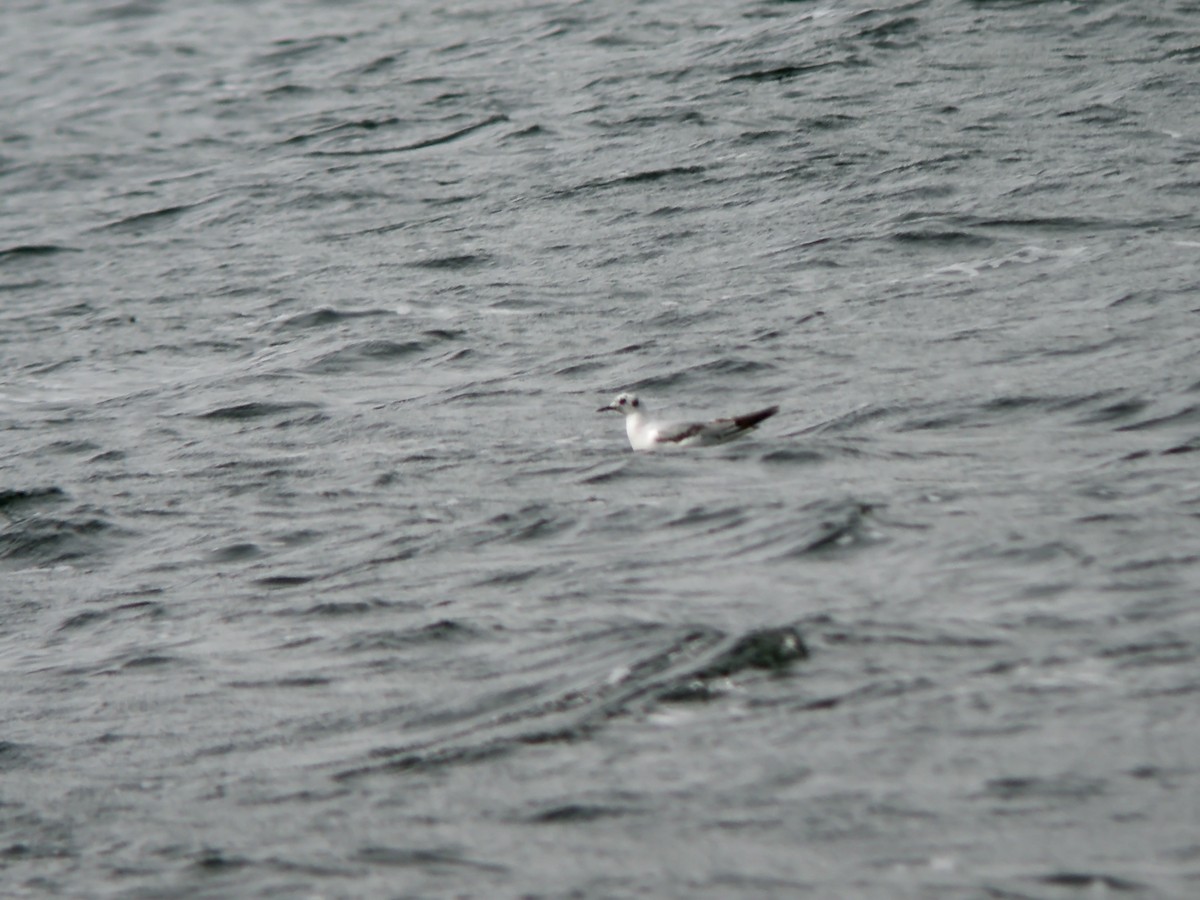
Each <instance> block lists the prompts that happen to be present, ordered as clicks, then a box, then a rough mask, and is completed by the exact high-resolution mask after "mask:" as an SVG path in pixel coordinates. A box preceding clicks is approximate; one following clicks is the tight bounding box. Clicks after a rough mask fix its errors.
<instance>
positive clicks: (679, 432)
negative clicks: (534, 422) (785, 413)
mask: <svg viewBox="0 0 1200 900" xmlns="http://www.w3.org/2000/svg"><path fill="white" fill-rule="evenodd" d="M609 411H612V412H619V413H624V415H625V433H626V434H627V435H629V446H631V447H632V448H633V449H634V450H655V449H658V448H661V447H707V446H710V445H712V444H723V443H725V442H726V441H731V440H733V439H734V438H735V437H740V436H741V435H743V434H745V433H746V432H747V431H749V430H750V429H752V428H754V427H755V426H756V425H757V424H758V423H759V422H761V421H762V420H763V419H769V418H770V417H771V416H773V415H775V413H777V412H779V407H778V406H768V407H767V408H766V409H760V410H759V411H758V412H752V413H746V414H745V415H742V416H730V417H729V418H727V419H713V420H712V421H711V422H676V423H667V422H652V421H651V420H650V419H649V418H647V411H646V404H644V403H643V402H642V401H641V400H640V399H639V398H638V395H637V394H618V395H617V396H616V398H615V399H614V400H613V402H612V403H610V404H608V406H602V407H600V408H599V409H598V410H596V412H609Z"/></svg>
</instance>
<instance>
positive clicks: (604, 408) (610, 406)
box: [596, 403, 619, 412]
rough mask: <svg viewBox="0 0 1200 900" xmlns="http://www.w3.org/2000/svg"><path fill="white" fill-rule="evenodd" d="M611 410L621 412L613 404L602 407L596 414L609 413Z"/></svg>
mask: <svg viewBox="0 0 1200 900" xmlns="http://www.w3.org/2000/svg"><path fill="white" fill-rule="evenodd" d="M610 410H611V411H613V412H619V410H618V409H617V408H616V407H615V406H613V405H612V404H611V403H610V404H608V406H602V407H600V408H599V409H598V410H596V412H609V411H610Z"/></svg>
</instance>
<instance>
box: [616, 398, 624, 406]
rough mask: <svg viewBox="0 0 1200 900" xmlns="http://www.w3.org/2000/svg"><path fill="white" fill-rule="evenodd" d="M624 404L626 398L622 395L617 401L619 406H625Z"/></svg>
mask: <svg viewBox="0 0 1200 900" xmlns="http://www.w3.org/2000/svg"><path fill="white" fill-rule="evenodd" d="M624 405H625V398H624V397H622V398H621V399H620V400H618V401H617V406H624Z"/></svg>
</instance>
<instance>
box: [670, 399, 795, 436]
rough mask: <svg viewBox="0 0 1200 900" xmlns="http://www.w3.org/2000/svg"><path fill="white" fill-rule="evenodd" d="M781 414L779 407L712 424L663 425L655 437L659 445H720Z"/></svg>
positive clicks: (715, 421)
mask: <svg viewBox="0 0 1200 900" xmlns="http://www.w3.org/2000/svg"><path fill="white" fill-rule="evenodd" d="M777 412H779V407H778V406H771V407H768V408H767V409H760V410H759V411H758V412H752V413H747V414H746V415H744V416H732V417H730V418H727V419H713V420H712V421H711V422H685V423H681V424H678V425H663V426H660V427H659V428H658V430H657V433H656V434H655V435H654V441H655V443H657V444H719V443H722V442H723V441H728V440H730V439H731V438H735V437H737V436H738V435H739V434H741V433H742V432H743V431H748V430H749V429H751V428H753V427H754V426H755V425H757V424H758V423H759V422H761V421H762V420H763V419H769V418H770V417H771V416H773V415H775V413H777Z"/></svg>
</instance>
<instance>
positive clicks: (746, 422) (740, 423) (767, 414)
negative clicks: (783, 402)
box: [733, 406, 779, 428]
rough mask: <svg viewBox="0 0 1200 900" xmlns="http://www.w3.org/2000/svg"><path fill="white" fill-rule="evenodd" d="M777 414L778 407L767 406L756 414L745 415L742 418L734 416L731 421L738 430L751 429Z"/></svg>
mask: <svg viewBox="0 0 1200 900" xmlns="http://www.w3.org/2000/svg"><path fill="white" fill-rule="evenodd" d="M777 412H779V407H778V406H768V407H767V408H766V409H760V410H759V411H758V412H752V413H746V415H744V416H736V417H735V418H734V420H733V421H734V423H735V424H736V425H737V427H738V428H753V427H754V426H755V425H757V424H758V423H759V422H761V421H762V420H763V419H769V418H771V416H773V415H775V413H777Z"/></svg>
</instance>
